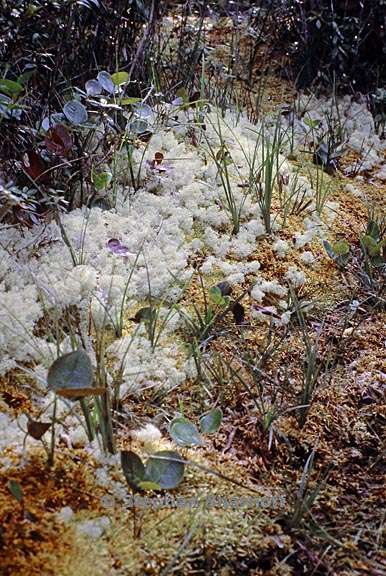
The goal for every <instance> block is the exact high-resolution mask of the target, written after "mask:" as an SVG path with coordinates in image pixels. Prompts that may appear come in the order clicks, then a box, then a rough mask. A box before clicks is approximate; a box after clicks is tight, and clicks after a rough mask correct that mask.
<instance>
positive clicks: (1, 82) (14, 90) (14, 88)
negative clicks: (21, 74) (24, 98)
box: [0, 78, 23, 96]
mask: <svg viewBox="0 0 386 576" xmlns="http://www.w3.org/2000/svg"><path fill="white" fill-rule="evenodd" d="M22 91H23V86H22V85H21V84H20V83H19V82H14V81H13V80H6V79H5V78H0V92H3V94H7V95H8V96H18V95H19V94H20V92H22Z"/></svg>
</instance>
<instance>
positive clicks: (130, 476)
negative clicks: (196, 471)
mask: <svg viewBox="0 0 386 576" xmlns="http://www.w3.org/2000/svg"><path fill="white" fill-rule="evenodd" d="M121 466H122V471H123V474H124V476H125V478H126V482H127V483H128V485H129V486H130V488H132V489H133V490H134V491H135V492H138V491H140V490H172V489H173V488H177V486H178V485H179V484H181V482H182V480H183V477H184V472H185V464H184V461H183V460H182V458H181V456H180V455H179V454H178V452H175V451H172V450H161V451H159V452H156V453H155V454H152V455H151V456H150V457H149V459H148V461H147V463H146V466H145V465H144V464H143V462H142V460H141V458H140V457H139V456H138V455H137V454H135V453H134V452H132V451H122V452H121Z"/></svg>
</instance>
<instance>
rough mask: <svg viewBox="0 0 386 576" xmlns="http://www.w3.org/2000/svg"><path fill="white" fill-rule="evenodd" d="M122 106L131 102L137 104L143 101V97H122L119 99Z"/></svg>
mask: <svg viewBox="0 0 386 576" xmlns="http://www.w3.org/2000/svg"><path fill="white" fill-rule="evenodd" d="M118 102H119V104H120V105H121V106H128V105H130V104H137V103H138V102H141V98H135V96H128V97H127V98H121V99H120V100H118Z"/></svg>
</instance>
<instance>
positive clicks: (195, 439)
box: [169, 408, 223, 446]
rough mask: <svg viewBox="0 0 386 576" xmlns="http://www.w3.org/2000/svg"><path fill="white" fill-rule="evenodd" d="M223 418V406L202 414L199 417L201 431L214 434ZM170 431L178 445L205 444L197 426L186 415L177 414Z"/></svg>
mask: <svg viewBox="0 0 386 576" xmlns="http://www.w3.org/2000/svg"><path fill="white" fill-rule="evenodd" d="M222 418H223V413H222V410H221V408H213V410H210V411H209V412H206V413H204V414H201V416H200V418H199V425H200V431H201V433H202V434H214V433H215V432H217V430H218V429H219V428H220V426H221V423H222ZM169 433H170V436H171V437H172V438H173V440H174V441H175V443H176V444H177V445H178V446H201V445H202V444H203V440H202V438H201V435H200V433H199V431H198V428H197V426H196V425H195V424H193V422H190V420H188V419H187V418H185V417H184V416H177V417H176V418H174V419H173V420H172V421H171V423H170V426H169Z"/></svg>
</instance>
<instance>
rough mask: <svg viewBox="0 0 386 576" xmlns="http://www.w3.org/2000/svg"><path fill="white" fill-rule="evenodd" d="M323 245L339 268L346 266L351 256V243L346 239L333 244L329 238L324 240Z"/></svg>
mask: <svg viewBox="0 0 386 576" xmlns="http://www.w3.org/2000/svg"><path fill="white" fill-rule="evenodd" d="M323 246H324V248H325V250H326V252H327V254H328V255H329V257H330V258H331V260H333V261H334V262H335V264H336V265H337V266H339V268H344V267H345V265H346V264H347V262H348V259H349V256H350V245H349V244H348V243H347V242H346V241H345V240H341V241H339V242H334V243H333V244H331V243H330V242H328V240H324V241H323Z"/></svg>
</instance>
